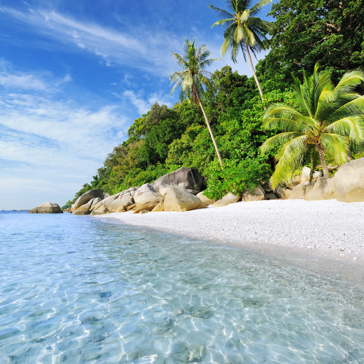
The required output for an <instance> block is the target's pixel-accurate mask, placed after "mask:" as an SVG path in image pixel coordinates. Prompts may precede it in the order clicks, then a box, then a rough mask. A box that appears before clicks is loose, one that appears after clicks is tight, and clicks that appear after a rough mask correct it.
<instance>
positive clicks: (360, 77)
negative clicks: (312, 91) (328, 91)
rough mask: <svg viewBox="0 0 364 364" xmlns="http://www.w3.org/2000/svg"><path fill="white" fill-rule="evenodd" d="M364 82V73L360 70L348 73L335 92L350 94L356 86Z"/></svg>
mask: <svg viewBox="0 0 364 364" xmlns="http://www.w3.org/2000/svg"><path fill="white" fill-rule="evenodd" d="M362 82H364V72H362V71H360V70H355V71H351V72H346V73H345V74H344V76H343V77H342V78H341V80H340V81H339V83H338V84H337V86H336V87H335V90H334V92H335V93H336V92H337V93H348V92H352V91H353V90H354V89H355V87H356V86H358V85H360V84H361V83H362Z"/></svg>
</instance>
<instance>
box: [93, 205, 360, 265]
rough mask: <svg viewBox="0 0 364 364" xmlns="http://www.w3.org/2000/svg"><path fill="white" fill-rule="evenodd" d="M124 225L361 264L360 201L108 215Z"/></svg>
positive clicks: (253, 249)
mask: <svg viewBox="0 0 364 364" xmlns="http://www.w3.org/2000/svg"><path fill="white" fill-rule="evenodd" d="M98 218H99V219H110V218H112V219H117V220H118V221H119V222H121V223H124V224H126V225H132V226H140V227H145V228H151V229H156V230H159V231H165V232H169V233H172V234H176V235H182V236H186V237H190V238H195V239H203V240H209V241H214V242H219V243H224V244H234V245H238V246H240V247H242V248H246V249H249V250H252V251H255V252H262V253H267V252H268V253H272V254H273V255H275V256H280V255H282V256H283V255H285V254H289V253H293V254H298V253H299V254H302V253H304V254H307V255H308V256H309V255H310V256H314V257H316V258H318V257H319V258H320V259H321V260H324V259H325V258H326V260H335V261H337V262H345V263H352V264H351V266H354V265H355V266H357V267H359V266H361V267H363V266H364V264H363V263H364V203H351V204H345V203H340V202H337V201H336V200H331V201H315V202H308V201H304V200H292V201H290V200H277V201H259V202H240V203H236V204H232V205H229V206H226V207H221V208H207V209H202V210H194V211H189V212H182V213H181V212H180V213H178V212H155V213H149V214H143V215H141V214H132V213H130V212H129V213H121V214H108V215H101V216H98Z"/></svg>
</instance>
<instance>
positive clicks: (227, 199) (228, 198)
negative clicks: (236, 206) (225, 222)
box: [212, 192, 241, 207]
mask: <svg viewBox="0 0 364 364" xmlns="http://www.w3.org/2000/svg"><path fill="white" fill-rule="evenodd" d="M240 199H241V196H240V195H235V194H234V193H231V192H230V193H228V194H227V195H225V196H224V197H223V198H222V199H221V200H219V201H216V202H215V203H213V204H212V207H223V206H227V205H230V204H231V203H235V202H238V201H239V200H240Z"/></svg>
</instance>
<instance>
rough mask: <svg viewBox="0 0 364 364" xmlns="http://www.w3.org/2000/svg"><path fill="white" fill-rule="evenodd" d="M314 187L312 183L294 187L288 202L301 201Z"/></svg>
mask: <svg viewBox="0 0 364 364" xmlns="http://www.w3.org/2000/svg"><path fill="white" fill-rule="evenodd" d="M313 187H314V184H313V183H311V184H310V183H309V182H305V183H301V184H299V185H298V186H296V187H295V188H294V189H293V190H292V192H291V193H290V196H289V198H288V199H289V200H303V199H304V198H305V196H306V194H308V193H309V192H310V191H311V190H312V189H313Z"/></svg>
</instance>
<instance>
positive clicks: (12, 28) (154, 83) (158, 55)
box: [0, 0, 271, 210]
mask: <svg viewBox="0 0 364 364" xmlns="http://www.w3.org/2000/svg"><path fill="white" fill-rule="evenodd" d="M253 3H255V2H253ZM208 4H212V5H215V6H217V7H221V8H226V6H225V5H226V2H225V0H198V1H195V0H173V1H170V0H155V1H150V0H139V1H130V0H92V1H89V0H77V1H75V0H72V1H71V0H28V1H21V0H0V210H10V209H31V208H34V207H36V206H39V205H40V204H41V203H42V202H46V201H48V202H56V203H58V204H59V205H60V206H63V205H64V204H65V203H66V202H67V201H68V200H70V199H73V198H74V195H75V193H76V192H77V191H78V190H80V189H81V188H82V186H83V185H84V184H85V183H88V182H90V181H91V180H92V176H94V175H96V173H97V169H98V168H100V167H102V165H103V161H104V160H105V158H106V157H107V155H108V153H111V152H112V150H113V148H114V147H115V146H117V145H119V144H121V143H122V142H123V141H125V140H126V139H127V131H128V129H129V127H130V125H131V124H132V123H133V121H134V120H135V119H136V118H138V117H140V116H141V115H142V114H144V113H146V112H147V111H148V110H149V109H150V107H151V105H152V104H154V103H155V102H158V103H160V104H166V105H168V106H169V107H172V106H173V105H174V103H175V102H176V101H177V99H178V94H177V93H176V94H175V95H173V96H171V95H170V91H171V86H170V80H169V76H170V74H171V73H172V72H173V71H175V70H178V67H177V66H176V63H175V61H174V59H173V57H172V55H171V54H170V51H173V52H177V53H182V51H183V43H184V40H185V39H186V38H188V39H191V40H193V39H196V43H197V45H201V44H206V45H207V46H208V48H209V49H210V51H211V52H212V57H214V58H220V59H221V58H222V56H221V54H220V47H221V45H222V42H223V28H220V27H215V28H213V29H211V25H212V24H213V23H214V22H215V21H217V20H218V18H217V17H216V14H215V13H214V12H213V11H212V10H211V9H210V8H208ZM269 10H270V5H268V6H266V8H265V9H264V10H263V11H262V13H261V17H262V18H263V19H268V20H271V19H269V18H266V15H267V13H268V12H269ZM262 57H264V54H261V55H260V58H262ZM255 63H256V61H255ZM226 64H228V65H230V66H232V68H233V69H234V70H238V72H239V73H240V74H246V75H248V76H251V75H252V71H251V68H250V65H249V64H248V63H245V62H244V60H243V58H242V56H241V61H240V62H239V63H237V64H233V63H232V62H231V60H229V58H228V57H226V59H225V60H221V61H218V62H216V63H215V64H214V65H213V67H212V68H211V69H210V71H212V72H213V71H215V70H216V69H220V68H221V67H223V66H224V65H226Z"/></svg>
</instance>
